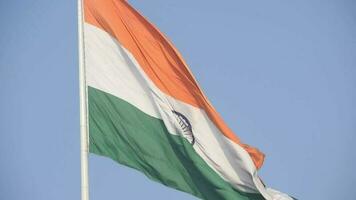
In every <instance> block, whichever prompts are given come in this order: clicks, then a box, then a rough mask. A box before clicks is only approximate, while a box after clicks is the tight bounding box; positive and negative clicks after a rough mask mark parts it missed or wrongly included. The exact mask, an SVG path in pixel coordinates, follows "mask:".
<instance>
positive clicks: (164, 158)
mask: <svg viewBox="0 0 356 200" xmlns="http://www.w3.org/2000/svg"><path fill="white" fill-rule="evenodd" d="M88 96H89V132H90V134H89V135H90V152H92V153H95V154H98V155H102V156H106V157H109V158H111V159H113V160H115V161H117V162H118V163H120V164H123V165H126V166H129V167H131V168H134V169H137V170H139V171H141V172H143V173H144V174H145V175H146V176H147V177H149V178H150V179H152V180H154V181H158V182H160V183H162V184H164V185H167V186H169V187H172V188H175V189H178V190H181V191H184V192H187V193H190V194H193V195H194V196H197V197H199V198H201V199H207V200H222V199H234V200H252V199H253V200H262V199H263V197H262V196H261V195H260V194H250V193H243V192H240V191H237V190H235V189H234V188H233V187H231V185H230V184H229V183H227V182H226V181H224V180H223V179H222V178H221V177H220V176H219V175H218V174H217V173H215V172H214V171H213V170H212V169H211V168H210V167H209V166H208V165H207V164H206V163H205V161H204V160H203V159H202V158H200V157H199V155H198V154H197V153H196V152H195V151H194V149H193V147H192V146H191V144H190V143H189V142H188V141H187V140H186V139H184V138H183V137H179V136H175V135H172V134H170V133H169V132H168V131H167V129H166V127H165V125H164V123H163V121H162V120H160V119H157V118H154V117H151V116H149V115H147V114H146V113H144V112H142V111H141V110H139V109H137V108H136V107H134V106H133V105H131V104H129V103H128V102H126V101H124V100H122V99H119V98H117V97H115V96H112V95H110V94H108V93H105V92H102V91H100V90H97V89H94V88H92V87H89V88H88Z"/></svg>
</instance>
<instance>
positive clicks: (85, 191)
mask: <svg viewBox="0 0 356 200" xmlns="http://www.w3.org/2000/svg"><path fill="white" fill-rule="evenodd" d="M83 21H84V20H83V1H82V0H78V54H79V92H80V96H79V99H80V163H81V169H80V172H81V200H89V176H88V152H89V151H88V150H89V148H88V147H89V137H88V125H87V124H88V123H87V121H88V117H87V87H86V79H85V63H84V35H83V29H84V28H83Z"/></svg>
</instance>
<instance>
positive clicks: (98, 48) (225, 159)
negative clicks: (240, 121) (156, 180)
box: [85, 23, 272, 199]
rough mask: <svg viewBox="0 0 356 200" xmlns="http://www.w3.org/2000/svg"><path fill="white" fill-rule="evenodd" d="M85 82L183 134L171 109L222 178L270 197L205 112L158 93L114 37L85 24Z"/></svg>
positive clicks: (243, 154) (248, 163)
mask: <svg viewBox="0 0 356 200" xmlns="http://www.w3.org/2000/svg"><path fill="white" fill-rule="evenodd" d="M85 56H86V60H85V61H86V69H87V84H88V85H89V86H91V87H94V88H97V89H99V90H102V91H104V92H107V93H110V94H112V95H114V96H117V97H119V98H121V99H123V100H125V101H127V102H129V103H131V104H132V105H134V106H135V107H137V108H139V109H140V110H141V111H143V112H145V113H146V114H148V115H151V116H153V117H156V118H160V119H162V120H163V121H164V123H165V125H166V126H167V129H168V131H169V132H170V133H171V134H180V135H184V134H183V131H182V128H181V126H180V125H179V124H178V121H177V120H176V117H175V115H174V114H173V113H172V111H173V110H175V111H178V112H180V113H182V114H183V115H184V116H186V117H187V118H188V119H189V121H190V122H191V124H192V128H193V133H194V136H195V140H196V144H194V146H193V147H194V149H195V151H196V152H197V154H198V155H199V156H200V157H202V159H203V160H204V161H205V162H206V163H207V164H208V165H209V166H210V167H211V168H212V169H213V170H214V171H215V172H216V173H218V174H219V175H220V176H221V177H222V178H223V179H224V180H225V181H227V182H229V183H230V184H231V185H233V186H234V187H235V188H236V189H238V190H240V191H244V192H252V193H256V192H258V191H259V192H261V193H262V195H264V196H265V198H266V199H272V198H271V197H270V195H269V193H268V192H267V191H266V189H264V187H263V185H262V183H261V182H260V180H259V178H258V177H257V170H256V168H255V166H254V164H253V162H252V159H251V157H250V156H249V155H248V153H247V152H246V151H245V150H244V149H243V148H242V147H240V146H239V145H237V144H235V143H234V142H232V141H231V140H229V139H228V138H226V137H225V136H224V135H223V134H221V132H220V131H219V130H218V129H217V128H216V126H215V125H214V123H212V122H211V120H210V119H209V117H208V116H207V115H206V113H205V111H204V110H202V109H200V108H196V107H194V106H191V105H189V104H186V103H184V102H181V101H179V100H176V99H174V98H172V97H171V96H169V95H166V94H164V93H163V92H161V91H160V90H159V89H158V88H157V87H156V86H155V85H154V83H152V81H151V80H150V79H149V78H148V77H147V76H146V74H145V73H144V72H143V71H142V69H141V67H140V66H139V63H138V62H137V61H136V59H135V58H134V57H133V56H132V54H131V53H130V52H128V51H127V50H126V49H125V48H124V47H123V46H122V45H120V44H119V43H118V42H117V41H116V39H114V38H113V37H111V36H110V35H109V34H108V33H106V32H105V31H103V30H101V29H99V28H96V27H94V26H92V25H90V24H88V23H86V25H85Z"/></svg>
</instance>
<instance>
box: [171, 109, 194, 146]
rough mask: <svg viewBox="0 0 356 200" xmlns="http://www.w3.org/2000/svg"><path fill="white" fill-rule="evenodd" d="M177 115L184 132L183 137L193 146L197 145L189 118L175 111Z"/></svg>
mask: <svg viewBox="0 0 356 200" xmlns="http://www.w3.org/2000/svg"><path fill="white" fill-rule="evenodd" d="M172 112H173V114H174V115H175V117H176V119H177V121H178V123H179V125H180V126H181V128H182V130H183V136H184V137H185V138H186V139H187V140H188V142H189V143H190V144H192V145H194V143H195V138H194V135H193V128H192V125H191V123H190V122H189V120H188V118H187V117H186V116H184V115H183V114H182V113H180V112H177V111H175V110H173V111H172Z"/></svg>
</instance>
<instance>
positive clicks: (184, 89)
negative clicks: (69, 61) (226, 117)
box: [83, 0, 291, 200]
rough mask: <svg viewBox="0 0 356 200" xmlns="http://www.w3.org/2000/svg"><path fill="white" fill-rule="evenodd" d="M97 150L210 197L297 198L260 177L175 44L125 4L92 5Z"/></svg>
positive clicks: (99, 1)
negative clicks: (282, 191) (268, 183)
mask: <svg viewBox="0 0 356 200" xmlns="http://www.w3.org/2000/svg"><path fill="white" fill-rule="evenodd" d="M83 4H84V17H83V18H84V20H83V23H84V25H83V38H84V45H83V46H84V47H83V51H84V65H85V81H86V87H87V104H88V105H87V106H88V123H89V125H88V127H89V151H90V152H91V153H94V154H97V155H101V156H105V157H108V158H111V159H113V160H114V161H116V162H118V163H120V164H123V165H126V166H128V167H131V168H134V169H136V170H139V171H141V172H142V173H144V174H145V175H146V176H147V177H148V178H150V179H152V180H154V181H157V182H160V183H162V184H164V185H166V186H169V187H172V188H175V189H177V190H180V191H184V192H187V193H190V194H192V195H194V196H196V197H198V198H201V199H209V200H222V199H234V200H260V199H261V200H262V199H267V200H272V199H291V198H290V197H288V196H287V195H284V194H282V193H280V192H277V191H275V190H272V189H268V188H266V187H265V185H264V184H263V183H262V181H261V180H260V178H259V177H258V175H257V170H258V169H259V168H260V167H261V166H262V163H263V159H264V155H263V154H262V153H261V152H260V151H259V150H257V149H255V148H253V147H251V146H249V145H246V144H244V143H242V142H241V140H240V139H239V138H238V137H237V136H236V135H235V134H234V133H233V131H232V130H231V129H229V127H228V126H227V125H226V124H225V122H224V121H223V119H222V118H221V117H220V116H219V114H218V113H217V111H216V110H215V109H214V107H213V106H212V105H211V103H210V102H209V100H208V99H207V97H206V96H205V95H204V93H203V91H202V90H201V88H200V87H199V85H198V84H197V81H196V80H195V79H194V76H193V75H192V73H191V71H190V70H189V68H188V66H187V64H186V63H185V61H184V60H183V58H182V56H181V55H180V54H179V52H178V51H177V49H175V47H174V46H173V45H172V43H171V42H170V41H169V40H168V39H167V38H166V37H165V36H164V35H163V34H162V33H161V32H160V31H159V30H158V29H157V28H156V27H155V26H154V25H152V24H151V23H150V22H148V21H147V20H146V19H145V18H144V17H143V16H142V15H140V13H138V12H137V11H136V10H135V9H134V8H132V7H131V6H130V5H129V4H128V2H127V1H125V0H84V3H83Z"/></svg>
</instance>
